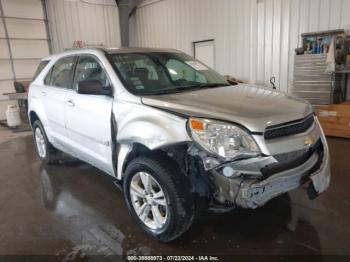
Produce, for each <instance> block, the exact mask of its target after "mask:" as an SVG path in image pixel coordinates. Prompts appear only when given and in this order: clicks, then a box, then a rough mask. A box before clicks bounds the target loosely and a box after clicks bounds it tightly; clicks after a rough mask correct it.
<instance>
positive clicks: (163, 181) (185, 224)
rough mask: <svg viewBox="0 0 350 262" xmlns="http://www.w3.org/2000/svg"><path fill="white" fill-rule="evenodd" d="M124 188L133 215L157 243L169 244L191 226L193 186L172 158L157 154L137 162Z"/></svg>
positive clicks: (140, 158) (127, 175)
mask: <svg viewBox="0 0 350 262" xmlns="http://www.w3.org/2000/svg"><path fill="white" fill-rule="evenodd" d="M147 181H148V182H147ZM145 184H146V186H145ZM123 186H124V196H125V200H126V203H127V206H128V208H129V212H130V214H131V216H132V217H133V218H134V219H135V220H136V222H137V223H138V224H139V226H140V227H141V228H142V229H143V230H144V231H145V232H146V233H147V234H149V235H151V236H152V237H154V238H156V239H157V240H159V241H161V242H170V241H172V240H174V239H176V238H177V237H179V236H180V235H182V234H183V233H185V232H186V231H187V230H188V229H189V228H190V226H191V225H192V222H193V219H194V210H195V208H194V200H193V194H192V193H191V184H190V182H189V180H188V179H187V177H186V176H185V175H183V174H182V173H181V171H180V168H179V167H178V165H177V164H176V162H175V161H173V160H171V159H170V158H169V157H167V156H164V155H161V154H158V155H153V156H149V157H138V158H136V159H134V160H133V161H131V163H130V164H129V165H128V166H127V168H126V171H125V176H124V184H123ZM135 192H136V193H135Z"/></svg>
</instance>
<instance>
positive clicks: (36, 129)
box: [33, 120, 61, 165]
mask: <svg viewBox="0 0 350 262" xmlns="http://www.w3.org/2000/svg"><path fill="white" fill-rule="evenodd" d="M33 137H34V144H35V149H36V152H37V155H38V157H39V158H40V160H41V161H43V162H44V163H46V164H49V165H50V164H57V163H58V162H59V160H60V158H61V152H60V151H59V150H57V149H56V148H54V147H53V146H52V145H51V144H50V142H49V140H48V139H47V136H46V133H45V130H44V127H43V125H42V124H41V122H40V121H39V120H36V121H35V122H34V123H33Z"/></svg>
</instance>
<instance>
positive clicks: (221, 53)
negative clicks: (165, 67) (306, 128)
mask: <svg viewBox="0 0 350 262" xmlns="http://www.w3.org/2000/svg"><path fill="white" fill-rule="evenodd" d="M146 3H147V2H146ZM149 3H151V4H146V5H143V6H141V7H140V8H139V9H138V10H137V12H136V14H135V15H134V16H133V17H132V19H131V28H130V34H131V36H130V40H131V45H133V46H145V47H171V48H176V49H180V50H182V51H184V52H186V53H189V54H193V47H192V42H193V41H200V40H205V39H215V45H216V52H217V53H216V69H217V70H218V71H219V72H220V73H222V74H230V75H232V76H235V77H238V78H241V79H243V80H245V81H249V82H251V83H258V84H264V85H269V79H270V77H271V76H272V75H274V76H276V82H277V86H278V87H279V88H280V89H281V90H283V91H287V90H288V89H289V87H291V86H292V81H293V57H294V49H295V48H296V47H298V46H299V45H300V44H301V39H300V34H301V33H305V32H310V31H318V30H328V29H338V28H344V29H349V28H350V15H349V10H350V0H162V1H149Z"/></svg>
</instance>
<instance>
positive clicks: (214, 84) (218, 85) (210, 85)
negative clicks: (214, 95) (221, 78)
mask: <svg viewBox="0 0 350 262" xmlns="http://www.w3.org/2000/svg"><path fill="white" fill-rule="evenodd" d="M224 86H230V85H229V84H224V83H208V84H201V85H199V86H198V87H199V88H211V87H224Z"/></svg>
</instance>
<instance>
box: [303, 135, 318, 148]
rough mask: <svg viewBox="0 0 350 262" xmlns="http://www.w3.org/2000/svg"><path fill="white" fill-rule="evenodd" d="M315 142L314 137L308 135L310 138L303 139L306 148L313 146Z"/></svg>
mask: <svg viewBox="0 0 350 262" xmlns="http://www.w3.org/2000/svg"><path fill="white" fill-rule="evenodd" d="M315 142H316V140H315V138H314V136H312V135H310V136H307V137H306V138H305V141H304V144H305V145H306V146H312V145H313V144H315Z"/></svg>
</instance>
